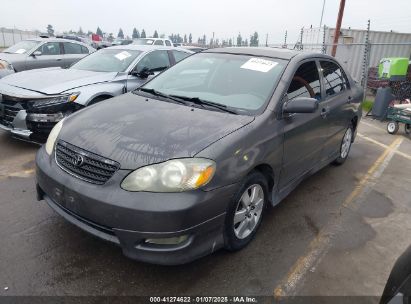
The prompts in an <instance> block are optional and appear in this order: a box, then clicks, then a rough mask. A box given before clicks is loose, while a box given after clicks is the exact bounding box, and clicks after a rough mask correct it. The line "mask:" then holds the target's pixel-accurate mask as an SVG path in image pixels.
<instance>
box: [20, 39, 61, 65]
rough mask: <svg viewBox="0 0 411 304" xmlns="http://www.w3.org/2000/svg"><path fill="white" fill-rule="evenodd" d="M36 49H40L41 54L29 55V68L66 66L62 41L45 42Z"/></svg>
mask: <svg viewBox="0 0 411 304" xmlns="http://www.w3.org/2000/svg"><path fill="white" fill-rule="evenodd" d="M36 51H40V52H41V55H38V56H33V55H32V56H29V58H28V59H27V69H29V70H30V69H41V68H48V67H64V60H63V52H62V47H61V44H60V42H47V43H44V44H42V45H41V46H40V47H39V48H38V49H37V50H36Z"/></svg>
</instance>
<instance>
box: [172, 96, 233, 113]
mask: <svg viewBox="0 0 411 304" xmlns="http://www.w3.org/2000/svg"><path fill="white" fill-rule="evenodd" d="M170 96H171V97H174V98H179V99H182V100H186V101H190V102H192V103H194V104H197V105H200V106H202V107H203V108H204V107H205V106H208V107H211V108H215V109H219V110H221V111H223V112H227V113H231V114H238V113H237V112H236V111H234V110H231V109H229V108H228V107H227V106H226V105H223V104H219V103H215V102H212V101H208V100H204V99H201V98H199V97H188V96H178V95H170Z"/></svg>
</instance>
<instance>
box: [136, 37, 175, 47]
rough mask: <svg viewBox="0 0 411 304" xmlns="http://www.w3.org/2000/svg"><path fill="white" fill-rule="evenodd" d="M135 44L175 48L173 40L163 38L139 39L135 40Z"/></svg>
mask: <svg viewBox="0 0 411 304" xmlns="http://www.w3.org/2000/svg"><path fill="white" fill-rule="evenodd" d="M133 44H138V45H165V46H173V43H172V42H171V40H169V39H162V38H138V39H134V40H133Z"/></svg>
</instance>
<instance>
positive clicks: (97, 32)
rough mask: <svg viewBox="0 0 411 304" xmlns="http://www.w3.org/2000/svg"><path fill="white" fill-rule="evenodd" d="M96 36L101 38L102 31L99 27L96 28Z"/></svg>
mask: <svg viewBox="0 0 411 304" xmlns="http://www.w3.org/2000/svg"><path fill="white" fill-rule="evenodd" d="M96 34H97V35H99V36H100V37H103V31H102V30H101V28H100V27H97V31H96Z"/></svg>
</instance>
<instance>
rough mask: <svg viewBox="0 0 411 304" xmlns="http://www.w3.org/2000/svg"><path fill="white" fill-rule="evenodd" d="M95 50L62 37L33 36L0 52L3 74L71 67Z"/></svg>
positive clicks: (0, 67) (0, 65)
mask: <svg viewBox="0 0 411 304" xmlns="http://www.w3.org/2000/svg"><path fill="white" fill-rule="evenodd" d="M94 51H95V49H94V48H92V47H91V46H89V45H86V44H84V43H81V42H78V41H75V40H68V39H60V38H33V39H29V40H23V41H20V42H17V43H16V44H15V45H13V46H11V47H9V48H7V49H5V50H4V51H3V52H1V53H0V71H1V70H4V71H7V73H5V72H3V73H0V75H1V76H5V75H8V74H12V73H14V72H20V71H25V70H31V69H40V68H47V67H62V68H65V67H69V66H70V65H71V64H73V63H74V62H76V61H77V60H79V59H81V58H83V57H84V56H87V55H88V54H90V53H93V52H94Z"/></svg>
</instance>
